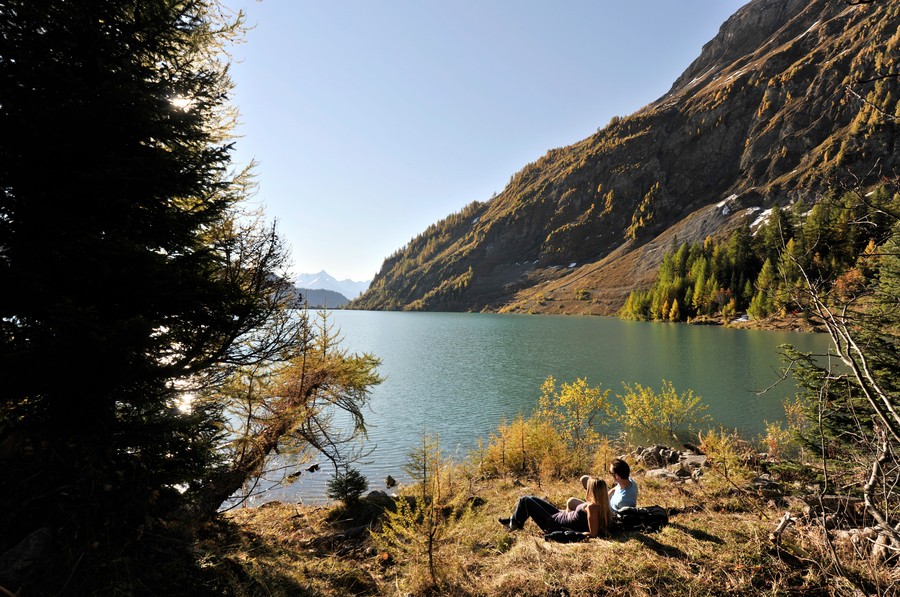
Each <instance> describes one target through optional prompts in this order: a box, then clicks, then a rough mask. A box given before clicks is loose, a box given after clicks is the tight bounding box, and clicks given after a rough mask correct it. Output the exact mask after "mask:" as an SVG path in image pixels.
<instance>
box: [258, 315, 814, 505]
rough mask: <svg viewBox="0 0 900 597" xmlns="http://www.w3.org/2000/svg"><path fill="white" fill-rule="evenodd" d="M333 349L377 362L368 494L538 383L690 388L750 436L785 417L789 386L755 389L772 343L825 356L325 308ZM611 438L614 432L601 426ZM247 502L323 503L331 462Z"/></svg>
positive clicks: (722, 342) (706, 336) (788, 339)
mask: <svg viewBox="0 0 900 597" xmlns="http://www.w3.org/2000/svg"><path fill="white" fill-rule="evenodd" d="M329 321H330V322H331V323H332V324H334V326H335V328H336V329H340V332H341V336H342V337H343V338H344V342H343V344H342V345H343V346H344V347H346V348H348V349H350V350H351V351H352V352H370V353H373V354H375V355H376V356H378V357H379V358H381V359H382V366H381V367H380V368H379V372H380V374H381V375H382V376H383V377H385V378H386V379H385V381H384V383H382V384H381V385H380V386H377V387H376V388H375V389H374V391H373V393H372V400H371V411H370V412H368V413H367V414H366V422H367V426H368V429H369V440H370V442H371V444H372V445H373V446H374V450H373V451H372V453H371V454H370V456H369V457H368V458H367V459H366V461H365V462H364V463H361V464H360V465H358V466H357V468H359V469H360V471H361V472H362V473H363V474H364V475H366V477H367V478H368V480H369V487H370V489H384V485H383V480H384V478H385V476H386V475H388V474H390V475H392V476H394V477H395V478H397V479H400V480H402V479H404V476H405V475H404V473H403V471H402V470H401V467H402V465H403V464H404V463H405V462H406V454H407V452H408V450H409V449H410V448H411V447H412V446H413V445H415V444H416V443H417V442H420V441H421V436H422V433H423V432H428V433H429V434H438V436H439V438H440V445H441V450H442V452H443V453H444V454H445V455H450V454H453V455H456V456H457V457H458V458H460V459H461V458H463V457H465V456H466V454H467V453H468V452H469V451H470V450H471V449H472V448H474V447H475V445H476V443H477V440H478V438H487V437H488V435H489V434H490V433H491V432H492V431H494V430H495V429H496V428H497V425H498V424H499V423H500V422H501V420H503V419H504V418H505V419H507V420H508V419H511V418H513V417H515V416H516V415H519V414H525V415H528V414H530V413H531V412H532V411H533V410H534V408H535V406H536V405H537V401H538V398H539V396H540V385H541V383H542V382H543V381H544V380H545V379H546V378H547V377H548V376H550V375H552V376H553V377H555V378H556V380H557V383H561V382H571V381H574V380H575V379H576V378H579V377H581V378H586V379H587V381H588V383H589V384H590V385H591V386H597V385H599V386H601V388H602V389H610V390H612V392H611V394H610V396H611V398H612V399H613V402H614V403H615V404H617V405H618V404H620V403H619V401H618V400H617V399H615V398H614V395H615V394H617V393H621V390H622V382H626V383H629V384H633V383H640V384H642V385H644V386H650V387H652V388H654V389H656V390H659V388H660V386H661V384H662V380H663V379H666V380H669V381H671V382H672V383H673V384H674V385H675V388H676V389H677V390H678V391H679V393H680V392H682V391H684V390H687V389H693V390H694V393H695V395H699V396H700V397H701V398H702V400H703V402H704V403H705V404H707V405H709V410H708V411H707V413H708V414H709V415H710V416H711V417H712V418H713V419H714V420H715V422H716V423H718V424H721V425H722V426H724V427H726V428H736V429H738V430H740V431H741V432H742V433H743V434H745V436H747V437H757V436H758V435H760V434H761V433H762V432H763V430H764V427H765V422H766V421H781V420H783V419H784V410H783V408H782V405H781V403H782V400H783V399H784V398H785V397H787V396H790V395H792V394H793V392H794V387H793V386H792V385H790V384H781V385H779V386H777V387H776V388H774V389H772V390H770V391H769V392H767V393H766V394H763V395H758V394H757V392H758V391H759V390H762V389H765V388H767V387H769V386H771V385H772V384H774V383H775V382H776V381H777V379H778V377H779V373H778V371H779V367H780V363H779V358H778V354H777V353H776V348H777V347H778V346H779V345H781V344H788V343H789V344H793V345H794V346H795V347H797V348H798V349H800V350H804V351H809V352H820V353H824V352H825V351H826V350H827V348H828V346H829V342H828V338H827V337H826V336H825V335H822V334H804V333H793V332H763V331H751V330H735V329H728V328H723V327H718V326H691V325H685V324H666V323H644V322H631V321H623V320H620V319H617V318H614V317H589V316H565V315H498V314H480V313H408V312H376V311H332V312H331V313H330V315H329ZM606 431H608V432H610V433H615V432H618V431H620V430H619V429H616V428H610V429H606ZM322 465H323V466H322V469H321V470H320V471H319V472H317V473H313V474H306V473H304V475H302V476H301V478H300V480H299V481H297V482H296V483H294V484H293V485H291V486H289V487H284V488H279V489H276V490H272V491H269V492H267V493H266V494H263V495H262V496H259V497H258V498H255V499H254V500H253V501H252V502H251V503H257V504H258V503H261V502H264V501H268V500H272V499H281V500H298V501H303V502H305V503H317V502H322V501H327V500H326V499H325V498H324V491H325V482H326V481H327V479H328V478H330V476H331V473H332V471H331V469H330V465H326V462H324V461H323V462H322Z"/></svg>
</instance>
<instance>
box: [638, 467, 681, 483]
mask: <svg viewBox="0 0 900 597" xmlns="http://www.w3.org/2000/svg"><path fill="white" fill-rule="evenodd" d="M645 476H646V477H649V478H651V479H668V480H669V481H681V478H680V477H679V476H678V475H676V474H675V473H673V472H672V471H670V470H669V469H667V468H655V469H651V470H649V471H647V472H646V473H645Z"/></svg>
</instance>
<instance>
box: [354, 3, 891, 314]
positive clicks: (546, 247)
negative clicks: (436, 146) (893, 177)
mask: <svg viewBox="0 0 900 597" xmlns="http://www.w3.org/2000/svg"><path fill="white" fill-rule="evenodd" d="M898 61H900V3H898V2H889V1H883V2H881V1H876V2H874V3H867V4H861V5H856V6H851V5H848V4H847V3H846V2H841V1H839V0H753V1H752V2H750V3H749V4H747V5H746V6H745V7H743V8H742V9H740V10H739V11H738V12H737V13H735V14H734V15H733V16H732V17H731V18H730V19H728V21H726V22H725V23H724V24H723V25H722V27H721V29H720V31H719V33H718V35H717V36H716V37H715V38H714V39H713V40H711V41H710V42H709V43H708V44H706V46H704V48H703V51H702V53H701V55H700V56H699V57H698V58H697V59H696V60H695V61H694V62H693V63H692V64H691V65H690V66H689V67H688V68H687V70H686V71H685V72H684V74H682V75H681V76H680V77H679V78H678V80H676V81H675V83H674V84H673V86H672V88H671V89H670V91H669V92H668V93H667V94H666V95H664V96H663V97H662V98H660V99H659V100H657V101H656V102H654V103H652V104H650V105H648V106H646V107H645V108H643V109H641V110H640V111H638V112H636V113H635V114H633V115H631V116H629V117H626V118H622V119H614V120H613V121H612V122H611V123H610V124H609V126H607V127H606V128H605V129H603V130H601V131H599V132H598V133H596V134H595V135H593V136H591V137H589V138H587V139H585V140H583V141H581V142H580V143H577V144H575V145H573V146H570V147H566V148H562V149H555V150H551V151H549V152H547V154H546V155H545V156H544V157H543V158H541V159H540V160H538V161H537V162H535V163H532V164H528V165H527V166H525V168H523V169H522V170H521V171H520V172H518V173H517V174H516V175H515V176H514V177H513V179H512V180H511V182H510V184H509V185H508V186H507V188H506V189H505V190H504V191H503V193H501V194H500V195H498V196H496V197H495V198H493V199H492V200H490V201H488V202H486V203H477V202H476V203H473V204H471V205H470V206H468V207H467V208H465V209H464V210H463V211H461V212H460V213H457V214H453V215H451V216H449V217H448V218H447V219H445V220H443V221H441V222H438V223H437V224H435V225H433V226H431V227H429V229H428V230H426V231H425V232H423V233H422V234H421V235H419V236H418V237H417V238H415V239H413V240H412V241H411V242H410V243H409V244H408V245H407V246H406V247H403V248H402V249H400V250H399V251H397V252H396V253H395V254H394V255H392V256H391V257H390V258H388V259H387V260H386V261H385V262H384V264H383V266H382V268H381V271H380V272H379V273H378V275H377V276H376V277H375V279H374V280H373V282H372V285H371V287H370V288H369V290H368V291H367V292H366V293H365V294H364V295H363V296H362V297H361V298H360V299H358V300H357V301H355V302H354V306H356V307H359V308H368V309H425V310H447V311H459V310H497V311H527V312H555V313H596V314H609V313H612V312H614V311H615V310H617V309H618V308H619V307H620V306H621V304H622V302H623V301H624V299H625V297H626V296H627V294H628V292H629V291H630V290H632V289H634V288H637V287H641V286H646V285H648V284H649V283H650V282H651V281H652V279H653V276H654V274H655V271H656V268H657V266H658V264H659V261H660V260H661V259H662V256H663V254H664V253H665V251H666V250H668V249H669V248H670V247H671V246H672V244H673V243H674V242H676V241H677V242H693V241H696V240H702V239H703V238H705V237H707V236H710V235H715V234H719V233H724V232H727V231H730V230H731V229H733V228H734V227H736V226H738V225H740V224H741V223H743V222H744V221H746V218H748V217H750V214H752V213H753V212H754V208H767V207H770V206H771V205H773V204H775V203H778V204H782V205H783V204H787V203H789V202H791V201H792V200H794V199H796V198H797V197H800V196H810V195H813V194H815V193H816V192H817V191H818V190H819V189H821V188H823V187H824V185H825V184H826V183H827V179H828V178H829V177H833V176H845V175H846V176H858V177H863V176H865V175H866V174H868V173H870V171H871V170H872V168H873V167H877V168H879V169H881V170H882V171H893V170H896V169H897V168H898V167H900V156H898V153H900V152H898V151H897V147H896V139H897V132H898V127H897V121H896V119H895V117H894V116H893V115H894V114H895V113H896V112H897V110H898V104H897V100H898V99H900V89H898V87H900V85H898V80H897V78H896V77H884V75H887V74H890V73H896V72H897V68H898V64H897V63H898Z"/></svg>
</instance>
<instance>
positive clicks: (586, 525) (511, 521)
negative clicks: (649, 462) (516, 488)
mask: <svg viewBox="0 0 900 597" xmlns="http://www.w3.org/2000/svg"><path fill="white" fill-rule="evenodd" d="M581 485H582V487H584V489H585V491H586V496H585V501H583V502H582V501H581V500H577V499H575V498H570V499H569V504H577V505H574V506H573V507H572V508H569V507H568V506H567V508H566V509H565V510H560V509H558V508H556V506H554V505H553V504H551V503H550V502H548V501H547V500H543V499H541V498H539V497H535V496H533V495H523V496H522V497H520V498H519V501H518V502H516V508H515V510H513V514H512V516H511V517H509V518H501V519H499V520H500V524H502V525H504V526H506V527H509V530H511V531H515V530H518V529H521V528H522V527H523V526H525V521H527V520H528V519H529V518H531V519H532V520H534V522H535V524H537V525H538V526H539V527H540V528H541V530H542V531H544V532H545V533H552V532H554V531H575V532H578V533H584V534H585V535H587V536H588V537H599V536H601V535H606V534H607V533H609V524H610V519H611V518H612V514H611V511H610V509H609V489H608V488H607V486H606V481H604V480H602V479H596V478H594V477H591V476H589V475H584V476H583V477H581Z"/></svg>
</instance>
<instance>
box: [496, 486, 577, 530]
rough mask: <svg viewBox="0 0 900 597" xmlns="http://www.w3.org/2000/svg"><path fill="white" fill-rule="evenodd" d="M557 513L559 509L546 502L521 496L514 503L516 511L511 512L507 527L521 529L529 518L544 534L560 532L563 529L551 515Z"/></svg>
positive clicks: (530, 496) (532, 497) (531, 496)
mask: <svg viewBox="0 0 900 597" xmlns="http://www.w3.org/2000/svg"><path fill="white" fill-rule="evenodd" d="M558 512H559V508H557V507H556V506H554V505H553V504H551V503H550V502H548V501H547V500H542V499H541V498H539V497H535V496H533V495H523V496H522V497H520V498H519V501H518V502H516V509H515V510H513V514H512V517H511V518H510V522H509V526H510V527H512V528H517V529H521V528H522V527H523V526H525V521H526V520H528V519H529V517H530V518H531V519H532V520H534V522H535V523H536V524H537V525H538V526H539V527H541V530H542V531H544V532H545V533H551V532H553V531H562V530H565V528H564V527H563V526H562V525H560V524H559V523H558V522H556V520H554V519H553V515H554V514H556V513H558Z"/></svg>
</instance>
